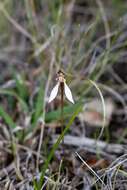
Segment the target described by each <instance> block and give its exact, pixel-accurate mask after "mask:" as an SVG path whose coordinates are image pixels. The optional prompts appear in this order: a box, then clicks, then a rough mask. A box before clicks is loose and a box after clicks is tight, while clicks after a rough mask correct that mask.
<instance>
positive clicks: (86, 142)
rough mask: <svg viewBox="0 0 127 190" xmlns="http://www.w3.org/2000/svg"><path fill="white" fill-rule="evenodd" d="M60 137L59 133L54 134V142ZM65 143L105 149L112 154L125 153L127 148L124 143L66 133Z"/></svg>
mask: <svg viewBox="0 0 127 190" xmlns="http://www.w3.org/2000/svg"><path fill="white" fill-rule="evenodd" d="M57 138H58V135H54V136H53V139H52V140H53V143H55V142H56V140H57ZM64 144H65V145H70V146H76V147H83V148H85V147H87V148H90V149H91V148H92V149H97V151H99V150H100V151H105V152H107V153H112V154H124V153H126V152H127V151H126V150H127V149H126V148H125V147H124V145H120V144H108V143H106V142H104V141H96V140H95V139H90V138H87V137H77V136H71V135H65V136H64Z"/></svg>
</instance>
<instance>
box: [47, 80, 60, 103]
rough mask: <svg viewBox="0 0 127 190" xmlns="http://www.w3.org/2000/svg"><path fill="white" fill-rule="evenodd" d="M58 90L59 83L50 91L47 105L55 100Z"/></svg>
mask: <svg viewBox="0 0 127 190" xmlns="http://www.w3.org/2000/svg"><path fill="white" fill-rule="evenodd" d="M58 88H59V83H57V84H56V86H55V87H54V88H53V89H52V91H51V94H50V96H49V100H48V103H50V102H52V101H53V100H54V99H55V97H56V96H57V93H58Z"/></svg>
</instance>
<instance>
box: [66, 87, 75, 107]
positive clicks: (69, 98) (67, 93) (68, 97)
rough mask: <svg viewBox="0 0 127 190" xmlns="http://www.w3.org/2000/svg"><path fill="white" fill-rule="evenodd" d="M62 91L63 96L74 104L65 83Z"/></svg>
mask: <svg viewBox="0 0 127 190" xmlns="http://www.w3.org/2000/svg"><path fill="white" fill-rule="evenodd" d="M64 90H65V95H66V97H67V99H68V100H69V101H70V102H71V103H73V104H74V100H73V97H72V93H71V90H70V88H69V87H68V86H67V84H66V83H64Z"/></svg>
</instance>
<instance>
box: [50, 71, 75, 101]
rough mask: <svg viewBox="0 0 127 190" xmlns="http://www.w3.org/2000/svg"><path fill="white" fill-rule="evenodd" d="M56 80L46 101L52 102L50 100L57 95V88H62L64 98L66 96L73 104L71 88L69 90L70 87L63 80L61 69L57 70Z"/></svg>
mask: <svg viewBox="0 0 127 190" xmlns="http://www.w3.org/2000/svg"><path fill="white" fill-rule="evenodd" d="M57 81H58V82H57V84H56V85H55V86H54V88H53V89H52V91H51V94H50V96H49V100H48V102H49V103H50V102H52V101H53V100H54V99H55V98H56V96H57V94H58V90H59V88H63V90H62V91H63V92H64V93H65V96H66V98H67V99H68V100H69V101H70V102H71V103H73V104H74V100H73V96H72V93H71V90H70V88H69V87H68V85H67V84H66V80H65V78H64V74H63V72H62V71H59V72H58V77H57Z"/></svg>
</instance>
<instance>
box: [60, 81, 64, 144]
mask: <svg viewBox="0 0 127 190" xmlns="http://www.w3.org/2000/svg"><path fill="white" fill-rule="evenodd" d="M60 88H61V129H62V132H63V127H64V126H63V125H64V119H63V105H64V102H63V101H64V83H63V82H61V84H60ZM62 144H64V139H63V141H62Z"/></svg>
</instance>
